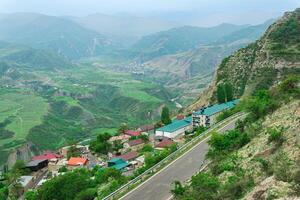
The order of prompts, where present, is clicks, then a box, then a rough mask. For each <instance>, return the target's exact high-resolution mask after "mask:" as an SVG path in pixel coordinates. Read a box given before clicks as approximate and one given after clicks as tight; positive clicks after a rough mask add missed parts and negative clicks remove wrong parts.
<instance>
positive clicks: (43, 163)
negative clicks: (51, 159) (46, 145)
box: [25, 159, 48, 171]
mask: <svg viewBox="0 0 300 200" xmlns="http://www.w3.org/2000/svg"><path fill="white" fill-rule="evenodd" d="M47 166H48V160H47V159H42V160H32V161H30V162H29V163H27V164H26V165H25V168H27V169H30V170H31V171H38V170H40V169H42V168H44V167H47Z"/></svg>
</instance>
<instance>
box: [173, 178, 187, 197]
mask: <svg viewBox="0 0 300 200" xmlns="http://www.w3.org/2000/svg"><path fill="white" fill-rule="evenodd" d="M184 191H185V189H184V187H183V186H182V184H181V183H180V181H175V182H174V189H172V190H171V192H172V193H173V194H174V196H175V197H176V196H180V195H183V194H184Z"/></svg>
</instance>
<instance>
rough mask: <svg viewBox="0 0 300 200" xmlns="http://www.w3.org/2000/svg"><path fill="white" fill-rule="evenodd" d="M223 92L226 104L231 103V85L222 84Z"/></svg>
mask: <svg viewBox="0 0 300 200" xmlns="http://www.w3.org/2000/svg"><path fill="white" fill-rule="evenodd" d="M224 90H225V94H226V102H228V101H232V100H233V89H232V85H231V84H230V83H225V84H224Z"/></svg>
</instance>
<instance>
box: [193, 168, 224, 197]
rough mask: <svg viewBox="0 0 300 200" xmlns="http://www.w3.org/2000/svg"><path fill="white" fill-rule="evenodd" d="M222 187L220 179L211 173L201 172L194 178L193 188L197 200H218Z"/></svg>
mask: <svg viewBox="0 0 300 200" xmlns="http://www.w3.org/2000/svg"><path fill="white" fill-rule="evenodd" d="M220 185H221V184H220V182H219V180H218V178H217V177H215V176H213V175H212V174H210V173H204V172H200V173H199V174H197V175H195V176H193V177H192V183H191V186H192V188H193V191H195V192H196V193H197V194H194V195H196V196H197V199H201V200H202V199H203V200H204V199H205V200H206V199H216V195H217V193H218V189H219V187H220Z"/></svg>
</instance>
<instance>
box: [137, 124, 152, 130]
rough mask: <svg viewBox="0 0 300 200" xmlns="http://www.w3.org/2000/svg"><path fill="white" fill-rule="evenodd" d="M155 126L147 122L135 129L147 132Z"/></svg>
mask: <svg viewBox="0 0 300 200" xmlns="http://www.w3.org/2000/svg"><path fill="white" fill-rule="evenodd" d="M154 128H155V126H154V125H153V124H148V125H144V126H140V127H139V128H138V129H137V130H138V131H140V132H148V131H152V130H154Z"/></svg>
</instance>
